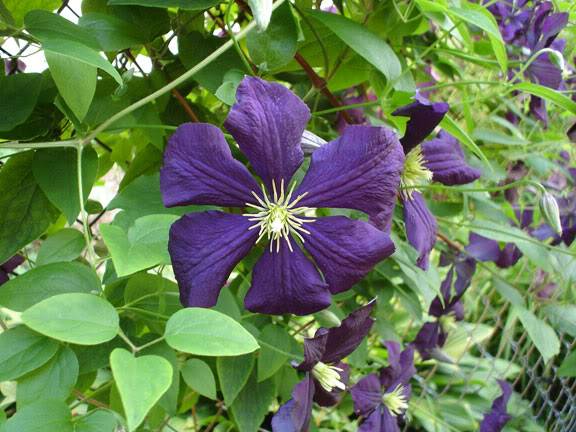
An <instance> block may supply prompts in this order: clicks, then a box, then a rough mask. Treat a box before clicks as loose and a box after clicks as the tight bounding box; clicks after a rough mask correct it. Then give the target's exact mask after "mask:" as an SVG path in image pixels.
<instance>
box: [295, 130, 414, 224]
mask: <svg viewBox="0 0 576 432" xmlns="http://www.w3.org/2000/svg"><path fill="white" fill-rule="evenodd" d="M403 165H404V154H403V152H402V147H401V146H400V142H399V141H398V138H397V137H396V134H395V133H394V132H392V131H391V130H390V129H387V128H383V127H373V126H357V125H356V126H348V127H347V128H346V129H345V131H344V134H343V135H342V136H341V137H340V138H338V139H336V140H334V141H331V142H329V143H328V144H326V145H324V146H323V147H321V148H320V149H318V150H316V151H315V152H314V153H313V154H312V161H311V163H310V168H309V170H308V172H307V173H306V176H305V177H304V179H303V180H302V183H301V184H300V186H299V187H298V190H297V191H296V192H295V194H294V195H295V196H298V195H300V194H304V193H307V195H306V196H305V197H304V198H303V199H302V200H301V201H300V203H299V205H302V206H307V207H332V208H346V209H355V210H360V211H363V212H364V213H366V214H368V215H369V216H370V218H371V220H372V221H373V222H374V224H376V225H378V226H379V227H382V226H385V225H387V224H388V223H389V221H390V218H391V215H392V211H393V210H394V204H395V202H396V191H397V189H398V186H399V184H400V173H401V171H402V168H403Z"/></svg>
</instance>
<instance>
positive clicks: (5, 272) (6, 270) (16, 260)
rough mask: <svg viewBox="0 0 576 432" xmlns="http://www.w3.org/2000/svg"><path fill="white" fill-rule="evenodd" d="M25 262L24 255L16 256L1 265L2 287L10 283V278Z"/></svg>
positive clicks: (0, 277)
mask: <svg viewBox="0 0 576 432" xmlns="http://www.w3.org/2000/svg"><path fill="white" fill-rule="evenodd" d="M23 262H24V257H23V256H22V255H14V256H13V257H12V258H10V259H9V260H8V261H6V262H5V263H4V264H2V265H0V285H2V284H3V283H6V282H8V279H9V278H8V276H9V275H10V273H12V272H13V271H14V269H15V268H16V267H18V266H19V265H20V264H22V263H23Z"/></svg>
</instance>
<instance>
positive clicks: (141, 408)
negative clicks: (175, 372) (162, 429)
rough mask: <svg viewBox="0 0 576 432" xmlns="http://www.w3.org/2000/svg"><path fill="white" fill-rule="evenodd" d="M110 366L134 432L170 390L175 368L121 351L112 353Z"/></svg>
mask: <svg viewBox="0 0 576 432" xmlns="http://www.w3.org/2000/svg"><path fill="white" fill-rule="evenodd" d="M110 366H111V368H112V374H113V375H114V379H115V380H116V385H117V387H118V392H119V393H120V398H121V399H122V405H123V407H124V412H125V413H126V421H127V423H128V431H129V432H132V431H134V430H136V428H138V426H139V425H140V424H141V423H142V422H143V421H144V418H145V417H146V414H148V411H150V409H151V408H152V407H153V406H154V405H155V404H156V403H157V402H158V401H159V400H160V398H161V397H162V395H163V394H164V393H165V392H166V391H167V390H168V388H169V387H170V384H171V383H172V366H171V365H170V363H169V362H168V360H166V359H163V358H162V357H159V356H155V355H145V356H142V357H134V356H133V355H132V354H130V353H129V352H128V351H126V350H124V349H121V348H116V349H115V350H114V351H112V354H111V355H110Z"/></svg>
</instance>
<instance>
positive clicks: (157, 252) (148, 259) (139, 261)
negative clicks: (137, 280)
mask: <svg viewBox="0 0 576 432" xmlns="http://www.w3.org/2000/svg"><path fill="white" fill-rule="evenodd" d="M176 219H178V217H177V216H175V215H149V216H143V217H141V218H138V219H136V222H135V223H134V225H133V226H131V227H130V228H129V229H128V232H127V233H126V232H125V231H124V230H123V229H122V228H120V227H118V226H115V225H101V226H100V230H101V232H102V237H103V238H104V242H105V243H106V246H108V249H109V251H110V255H111V256H112V261H113V262H114V267H115V268H116V273H117V274H118V276H127V275H130V274H132V273H136V272H137V271H140V270H144V269H147V268H150V267H154V266H156V265H159V264H170V256H169V255H168V233H169V230H170V226H171V225H172V223H174V221H176Z"/></svg>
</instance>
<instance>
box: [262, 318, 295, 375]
mask: <svg viewBox="0 0 576 432" xmlns="http://www.w3.org/2000/svg"><path fill="white" fill-rule="evenodd" d="M259 339H260V340H262V341H263V342H266V344H268V345H271V346H273V347H275V348H278V351H276V350H273V349H270V348H268V346H267V345H264V344H262V348H261V352H260V355H259V356H258V381H264V380H265V379H268V378H270V377H271V376H272V375H274V374H275V373H276V372H278V370H279V369H280V368H281V367H282V366H283V365H284V364H285V363H286V361H287V360H288V359H289V358H288V356H287V355H284V354H282V353H281V352H280V351H283V352H290V351H291V349H292V338H291V337H290V336H289V335H288V333H287V332H286V330H285V329H284V328H282V327H280V326H276V325H273V324H269V325H267V326H266V327H264V329H263V330H262V333H261V334H260V336H259Z"/></svg>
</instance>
